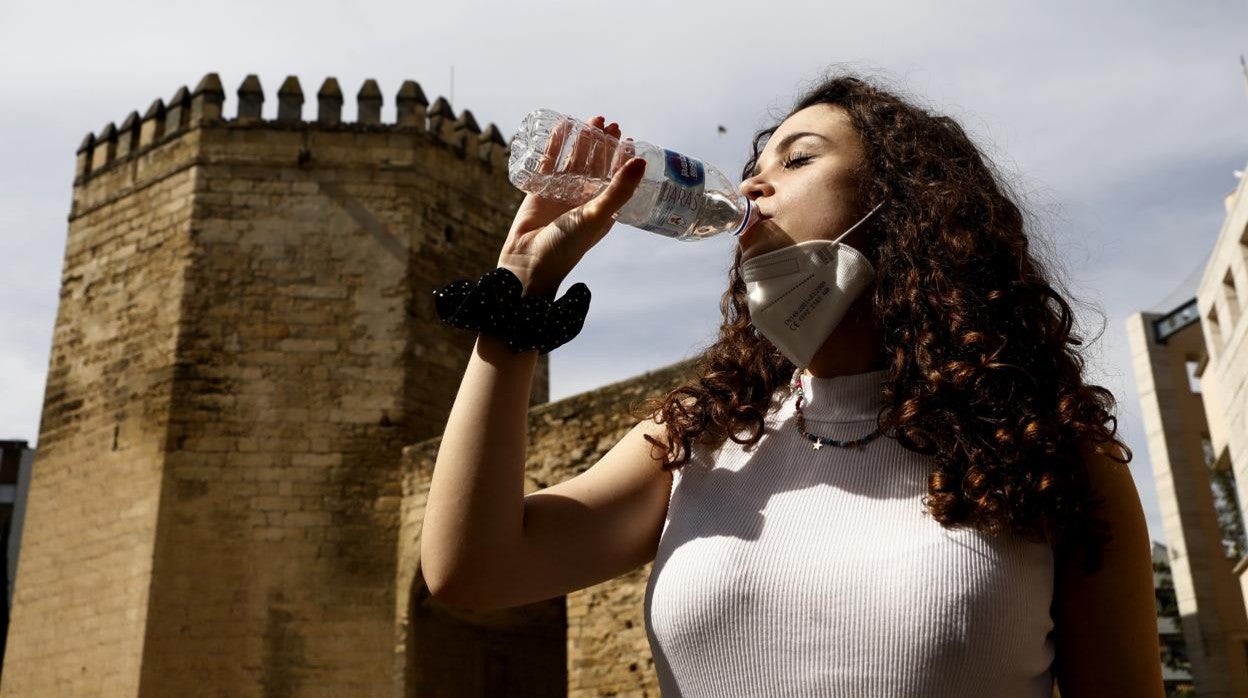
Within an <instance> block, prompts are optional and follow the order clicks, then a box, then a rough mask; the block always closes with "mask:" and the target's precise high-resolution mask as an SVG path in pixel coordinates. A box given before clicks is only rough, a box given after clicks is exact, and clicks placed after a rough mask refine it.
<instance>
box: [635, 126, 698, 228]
mask: <svg viewBox="0 0 1248 698" xmlns="http://www.w3.org/2000/svg"><path fill="white" fill-rule="evenodd" d="M663 155H664V157H663V159H664V162H665V165H666V166H665V167H664V175H665V176H664V178H663V183H662V185H661V186H660V187H659V198H658V201H656V202H655V205H654V211H652V212H651V214H650V219H649V220H648V221H647V222H646V225H645V228H646V230H650V231H652V232H656V233H659V234H661V235H666V236H668V237H680V236H681V235H684V234H685V233H686V232H687V231H688V230H689V226H691V225H693V222H694V221H695V220H697V218H698V211H699V210H700V209H701V208H702V194H703V191H704V190H705V189H706V169H705V168H704V167H703V166H702V161H701V160H698V159H696V158H691V157H686V156H684V155H681V154H680V153H676V152H673V151H671V150H667V149H666V148H664V149H663Z"/></svg>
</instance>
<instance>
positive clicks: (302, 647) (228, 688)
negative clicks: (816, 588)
mask: <svg viewBox="0 0 1248 698" xmlns="http://www.w3.org/2000/svg"><path fill="white" fill-rule="evenodd" d="M237 95H238V101H237V108H236V110H235V114H234V116H233V118H228V117H227V116H226V115H225V92H224V90H223V89H222V87H221V84H220V80H219V79H218V77H217V76H216V75H215V74H209V75H207V76H205V78H204V79H203V80H202V81H201V82H200V83H199V84H198V86H197V87H196V88H195V90H194V91H189V90H187V89H186V88H182V89H180V90H178V91H177V93H176V94H175V95H174V97H173V98H172V99H171V100H170V101H169V102H168V103H165V102H163V101H161V100H157V101H156V102H154V103H153V104H152V106H151V107H150V108H149V109H148V111H147V112H146V113H145V114H144V116H142V117H140V116H139V115H138V113H137V112H133V113H132V114H131V115H130V116H129V117H128V118H127V119H126V120H125V121H124V122H123V123H122V126H121V127H120V128H116V127H114V126H113V125H112V124H110V125H108V126H106V127H105V128H104V129H103V130H102V131H100V132H99V133H98V134H91V135H88V137H87V138H86V139H85V140H84V141H83V144H82V147H81V148H80V150H79V153H78V158H77V176H76V179H75V184H74V190H73V205H72V210H71V214H70V222H69V236H68V242H67V248H66V256H65V268H64V275H63V277H64V278H63V290H62V299H61V304H60V308H59V310H58V318H57V325H56V332H55V337H54V346H53V352H52V359H51V365H50V373H49V381H48V388H47V394H46V397H45V407H44V417H43V423H42V426H41V429H40V431H41V433H40V440H39V454H38V457H37V459H36V463H35V466H34V473H35V474H34V479H33V482H32V487H31V491H30V509H29V514H28V517H29V518H28V525H27V528H26V536H27V539H26V545H24V546H23V551H22V561H21V565H20V566H19V569H18V576H17V581H16V596H15V607H14V611H13V624H12V627H11V630H10V644H9V647H8V657H6V662H5V672H4V677H3V684H2V685H0V696H5V697H7V696H28V695H58V696H61V695H86V694H91V695H109V696H112V695H118V696H121V695H125V696H130V695H145V696H146V695H151V696H166V695H251V694H260V693H263V694H266V695H299V696H320V695H324V696H343V695H352V696H356V695H361V696H362V695H392V694H393V692H394V690H395V684H396V681H400V682H401V680H402V677H401V676H399V675H398V674H397V673H396V672H397V669H396V667H395V657H396V650H395V618H394V612H393V610H394V607H395V597H394V586H393V585H394V580H395V578H396V558H395V553H396V550H397V548H398V540H397V534H398V528H399V523H400V520H399V518H400V501H401V486H400V483H401V480H400V475H401V473H400V470H399V457H400V452H401V449H402V447H403V446H404V445H405V444H410V443H415V442H419V441H422V440H424V439H427V438H429V437H431V436H434V435H436V434H439V433H440V432H441V429H442V426H443V425H444V423H445V418H446V415H447V413H448V412H449V409H450V406H451V404H452V403H453V400H454V397H455V394H456V392H457V390H458V386H459V381H460V379H461V378H462V375H463V370H464V367H465V365H466V363H467V359H468V356H469V352H470V351H471V348H472V341H473V338H472V337H471V336H469V333H465V332H462V331H459V330H454V329H452V328H446V327H444V326H442V325H441V324H440V322H439V321H438V319H437V317H436V315H435V313H434V310H433V304H432V291H433V289H434V288H436V287H438V286H440V285H442V284H445V283H447V282H449V281H451V280H453V279H455V278H463V277H469V276H471V277H474V278H475V276H476V275H479V274H480V273H482V272H483V271H485V270H488V269H490V268H493V266H494V263H495V261H496V260H497V255H498V250H499V248H500V246H501V244H502V241H503V239H504V237H505V234H506V231H507V228H508V226H509V224H510V221H511V218H512V216H513V215H514V212H515V209H516V207H517V206H518V205H519V202H520V200H521V199H522V198H523V195H522V193H521V192H519V191H517V190H515V189H514V188H513V187H511V185H510V184H509V182H508V181H507V177H506V161H507V152H506V150H507V143H506V141H505V140H504V139H503V138H502V136H501V134H500V133H499V131H498V129H497V128H496V127H495V126H493V125H492V124H491V125H490V126H489V127H488V128H486V129H485V131H481V129H480V128H479V127H478V126H477V124H476V121H475V119H474V117H473V115H472V114H471V112H469V111H468V110H464V111H463V112H461V113H460V115H459V116H456V115H455V114H454V112H453V111H452V109H451V107H450V105H449V104H448V103H447V102H446V100H445V99H442V98H439V99H438V100H437V101H435V102H434V104H433V105H432V106H429V105H428V103H427V100H426V99H425V98H424V95H423V93H422V92H421V91H420V87H419V85H417V84H416V83H414V82H411V81H408V82H406V83H404V85H403V86H402V88H401V89H400V90H399V92H398V94H397V95H396V97H397V99H396V110H395V113H396V118H395V121H394V123H382V121H381V108H382V104H383V96H382V93H381V91H380V89H379V88H378V86H377V84H376V83H375V82H374V81H372V80H369V81H367V82H366V83H365V84H364V86H363V87H362V88H361V89H360V91H359V92H358V94H357V96H356V99H357V103H358V106H359V118H358V120H357V121H356V122H353V123H344V122H343V121H342V119H341V106H342V102H343V97H342V93H341V90H340V89H339V87H338V84H337V81H336V80H334V79H333V78H330V79H328V80H326V81H325V83H324V84H323V85H322V86H321V88H320V90H319V91H318V93H317V104H316V109H317V112H316V116H315V119H313V118H311V117H310V116H309V117H308V118H305V117H304V115H303V112H302V107H303V102H304V98H303V93H302V89H301V88H300V86H299V82H298V80H297V79H296V78H294V77H290V78H288V79H287V80H286V81H285V83H284V84H283V85H282V86H281V88H280V89H279V91H278V94H277V100H278V109H277V118H276V119H271V120H266V119H264V118H262V114H261V105H262V102H263V100H264V93H263V90H262V89H261V87H260V84H259V80H258V79H257V78H256V77H255V76H248V77H247V79H246V80H244V82H243V84H242V85H241V86H240V87H239V88H238V90H237ZM547 376H548V359H547V357H543V358H542V359H541V361H540V362H539V365H538V374H537V379H536V380H535V386H534V391H533V396H532V398H533V402H534V403H538V402H543V401H545V400H546V399H547V395H548V392H547V390H548V388H547Z"/></svg>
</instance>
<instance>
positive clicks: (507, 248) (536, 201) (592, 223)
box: [498, 116, 646, 299]
mask: <svg viewBox="0 0 1248 698" xmlns="http://www.w3.org/2000/svg"><path fill="white" fill-rule="evenodd" d="M604 121H605V119H604V117H601V116H598V117H595V118H594V119H593V120H592V121H591V122H590V126H591V127H592V129H586V130H585V131H583V132H582V133H581V134H580V136H579V137H578V138H577V142H576V143H575V144H574V145H573V147H572V152H571V156H570V159H569V162H568V166H567V168H566V169H565V171H566V172H576V173H581V174H585V175H588V176H591V177H606V176H610V177H611V182H610V183H609V184H608V185H607V187H606V188H605V189H603V190H602V191H601V192H599V193H598V195H597V196H595V197H594V198H592V199H590V200H589V201H586V202H585V203H583V204H581V205H579V206H575V207H574V206H570V205H568V204H565V203H563V202H561V201H556V200H553V199H546V198H542V197H540V196H536V195H534V194H528V195H527V196H525V197H524V201H523V202H521V204H520V208H519V210H518V211H517V212H516V217H515V220H514V221H512V224H511V230H510V231H509V232H508V233H507V241H506V242H505V243H504V244H503V249H502V252H501V253H500V254H499V257H498V266H500V267H505V268H507V269H510V270H511V271H512V272H513V273H514V274H515V275H516V276H517V277H519V278H520V281H521V282H522V283H523V284H524V295H526V296H533V295H536V296H542V297H545V298H552V299H553V298H554V295H555V293H556V291H558V290H559V284H560V283H561V282H562V281H563V280H564V279H565V278H566V277H567V275H568V274H569V273H570V272H571V271H572V268H573V267H575V266H576V264H577V262H579V261H580V260H581V258H582V257H584V256H585V253H586V252H588V251H589V249H590V248H591V247H593V246H594V245H596V244H598V241H599V240H601V239H602V238H603V237H605V236H606V234H607V231H608V230H610V229H611V226H612V225H614V223H615V213H616V212H617V211H619V209H620V208H621V207H623V206H624V204H625V203H627V202H628V200H629V198H631V197H632V195H633V192H634V191H636V189H637V185H638V184H639V183H640V182H641V178H642V175H644V174H645V165H646V161H645V160H643V159H641V158H634V157H633V152H634V151H633V145H632V141H631V139H630V140H625V141H620V142H619V145H618V147H617V148H609V147H603V146H605V141H606V139H605V138H602V134H606V135H609V136H612V137H613V138H615V139H617V140H618V139H619V137H620V129H619V126H618V125H617V124H616V123H615V122H612V123H611V124H610V125H609V126H607V127H606V128H603V122H604ZM567 131H568V127H567V126H566V122H565V125H560V126H557V127H556V128H555V131H554V132H553V133H552V134H551V136H550V140H549V141H548V142H547V148H546V153H547V157H546V158H543V161H542V169H541V170H539V171H540V172H545V173H550V172H553V171H554V168H555V166H556V165H557V163H556V162H555V160H556V159H557V157H558V154H559V152H560V151H561V150H562V148H563V141H564V139H565V138H566V135H567ZM595 143H597V145H598V147H597V148H595V147H593V146H594V145H595ZM617 151H618V152H617Z"/></svg>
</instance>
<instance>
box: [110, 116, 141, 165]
mask: <svg viewBox="0 0 1248 698" xmlns="http://www.w3.org/2000/svg"><path fill="white" fill-rule="evenodd" d="M138 149H139V113H138V112H137V111H132V112H130V114H129V115H127V116H126V120H125V121H123V122H121V127H120V128H118V129H117V152H116V154H115V156H114V157H115V158H116V159H117V160H125V159H126V158H128V157H130V153H133V152H134V151H136V150H138Z"/></svg>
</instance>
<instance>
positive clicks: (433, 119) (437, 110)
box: [429, 96, 455, 142]
mask: <svg viewBox="0 0 1248 698" xmlns="http://www.w3.org/2000/svg"><path fill="white" fill-rule="evenodd" d="M429 133H431V134H433V135H434V137H435V138H438V139H440V140H441V141H443V142H450V141H451V139H452V137H453V136H454V135H455V110H454V109H451V103H450V102H448V101H447V100H446V98H445V97H441V96H439V97H438V98H437V99H435V100H434V101H433V106H431V107H429Z"/></svg>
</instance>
